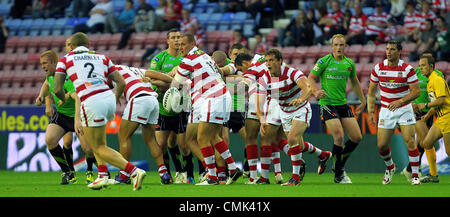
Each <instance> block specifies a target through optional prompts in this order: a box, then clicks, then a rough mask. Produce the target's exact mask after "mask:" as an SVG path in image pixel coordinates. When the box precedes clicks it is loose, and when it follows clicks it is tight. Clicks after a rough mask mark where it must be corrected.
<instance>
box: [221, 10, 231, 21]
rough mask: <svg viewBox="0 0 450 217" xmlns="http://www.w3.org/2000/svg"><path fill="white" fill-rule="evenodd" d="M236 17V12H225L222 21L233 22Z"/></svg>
mask: <svg viewBox="0 0 450 217" xmlns="http://www.w3.org/2000/svg"><path fill="white" fill-rule="evenodd" d="M233 18H234V13H230V12H227V13H223V14H222V17H221V18H220V20H221V21H227V22H231V21H232V20H233Z"/></svg>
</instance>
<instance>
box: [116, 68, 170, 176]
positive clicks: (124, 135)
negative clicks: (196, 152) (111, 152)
mask: <svg viewBox="0 0 450 217" xmlns="http://www.w3.org/2000/svg"><path fill="white" fill-rule="evenodd" d="M116 70H118V71H119V73H120V75H122V77H123V78H124V79H125V84H126V86H125V91H124V94H125V98H126V100H127V106H126V107H125V110H124V112H123V115H122V122H120V130H119V136H118V138H119V144H120V154H121V155H122V156H123V157H124V158H125V159H126V160H130V158H131V150H132V144H131V136H132V135H133V134H134V132H135V131H136V130H137V128H138V127H139V126H140V125H142V138H143V139H144V142H145V143H146V144H147V146H148V148H149V149H150V152H151V154H152V156H153V158H154V159H155V162H156V164H157V165H158V172H159V176H160V178H161V182H162V183H163V182H167V181H168V180H170V175H169V173H168V172H167V167H166V165H165V164H164V160H163V152H162V150H161V148H160V147H159V145H158V144H157V142H156V139H155V125H156V124H157V123H158V116H159V105H158V100H157V99H156V97H157V96H158V94H157V93H156V92H155V91H154V90H153V88H152V84H151V83H149V82H144V81H143V79H145V73H146V71H147V70H146V69H139V68H135V67H129V66H124V65H116ZM129 177H130V174H128V173H126V172H125V171H124V170H120V173H119V174H118V175H117V176H116V177H115V180H116V181H117V182H116V183H125V184H130V183H131V181H130V179H129Z"/></svg>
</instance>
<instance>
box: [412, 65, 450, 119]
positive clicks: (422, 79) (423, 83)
mask: <svg viewBox="0 0 450 217" xmlns="http://www.w3.org/2000/svg"><path fill="white" fill-rule="evenodd" d="M434 71H435V72H436V73H437V74H438V75H440V76H441V77H444V75H443V74H442V72H440V71H439V70H437V69H435V70H434ZM416 73H417V79H419V87H420V96H419V97H417V98H416V99H414V101H413V103H415V104H419V103H427V102H430V99H429V98H428V91H427V84H428V78H427V77H426V76H424V75H422V72H420V67H417V68H416ZM429 110H430V109H429V108H424V109H422V112H425V113H426V112H428V111H429Z"/></svg>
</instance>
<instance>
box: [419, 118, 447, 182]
mask: <svg viewBox="0 0 450 217" xmlns="http://www.w3.org/2000/svg"><path fill="white" fill-rule="evenodd" d="M442 137H443V135H442V132H441V130H440V129H439V128H438V127H437V126H436V124H433V126H431V128H430V130H429V131H428V133H427V135H426V136H425V138H424V139H423V143H422V145H423V148H424V149H425V150H430V149H433V148H434V143H435V142H436V141H438V140H439V139H440V138H442ZM444 142H445V136H444ZM446 150H448V149H446ZM447 152H448V151H447ZM427 159H428V162H430V161H434V163H436V155H434V156H432V155H431V156H428V155H427ZM430 171H431V167H430ZM437 175H438V174H437V171H436V176H434V177H431V175H430V177H427V176H424V177H422V178H425V177H427V180H424V181H425V183H426V182H428V181H429V182H439V179H437ZM421 181H422V179H421Z"/></svg>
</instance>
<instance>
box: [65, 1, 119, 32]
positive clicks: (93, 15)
mask: <svg viewBox="0 0 450 217" xmlns="http://www.w3.org/2000/svg"><path fill="white" fill-rule="evenodd" d="M113 13H114V5H113V3H112V2H111V1H109V0H99V1H98V2H97V4H95V6H94V7H93V8H92V9H91V11H90V12H89V15H90V17H89V19H88V21H87V22H86V23H85V24H79V25H76V26H75V28H74V33H75V32H84V33H98V32H100V33H102V32H103V31H104V26H105V21H106V17H107V16H108V15H109V14H113Z"/></svg>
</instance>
